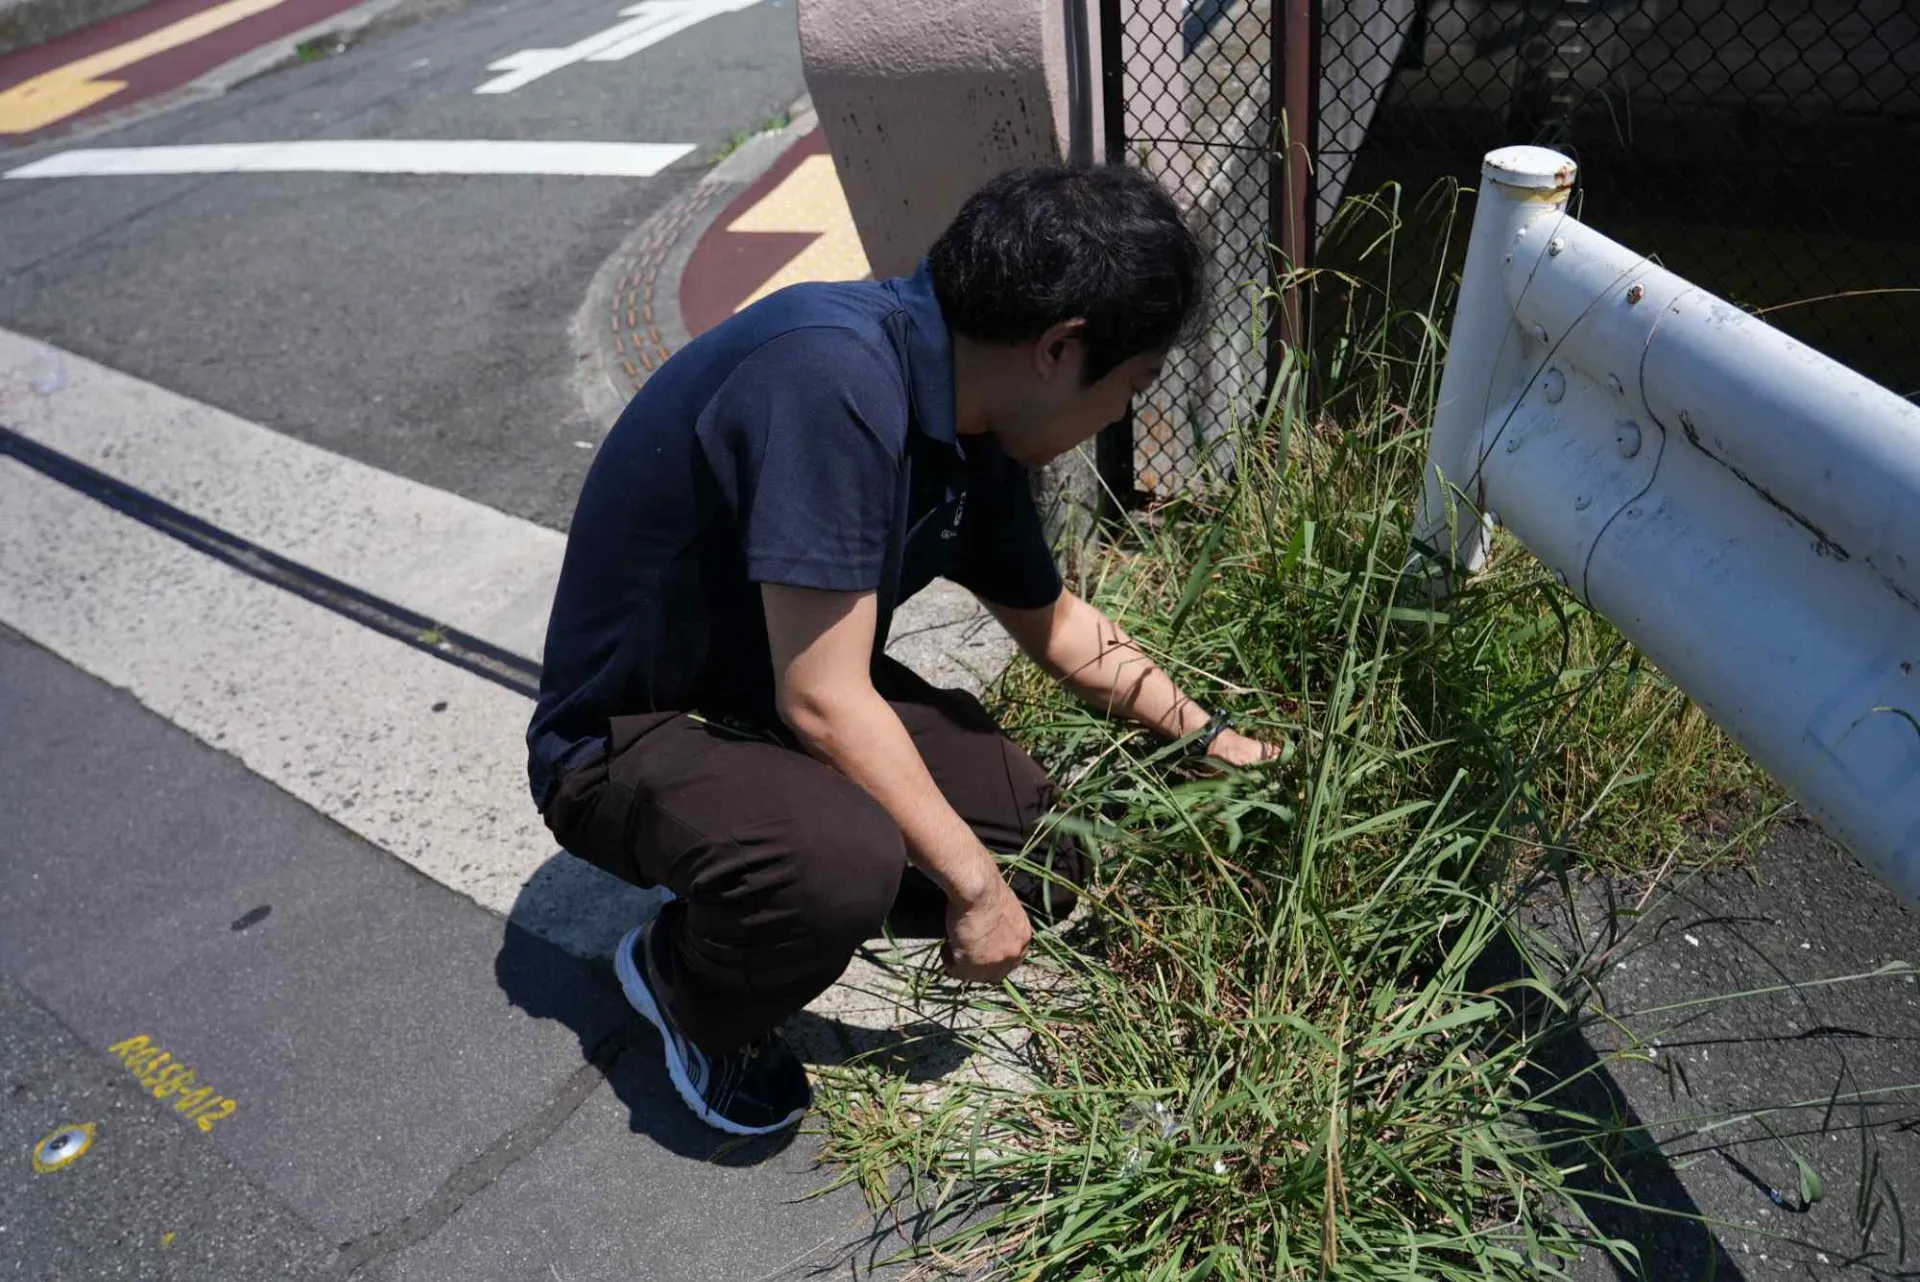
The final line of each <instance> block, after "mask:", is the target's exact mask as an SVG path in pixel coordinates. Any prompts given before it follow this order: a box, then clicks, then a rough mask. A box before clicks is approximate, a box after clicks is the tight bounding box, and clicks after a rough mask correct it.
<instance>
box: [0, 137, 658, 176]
mask: <svg viewBox="0 0 1920 1282" xmlns="http://www.w3.org/2000/svg"><path fill="white" fill-rule="evenodd" d="M692 151H693V147H692V145H691V144H684V143H651V142H499V141H489V140H483V139H465V140H461V139H449V140H444V141H441V140H432V139H365V140H358V139H342V138H333V139H317V140H311V141H307V142H246V143H215V144H201V145H192V146H181V147H92V148H83V149H81V150H77V151H63V152H58V153H56V154H55V155H52V156H48V157H47V158H46V159H45V160H38V161H35V162H34V163H32V164H30V165H22V166H21V167H20V168H18V169H13V170H9V171H8V172H7V174H6V175H5V176H6V177H8V178H96V177H125V176H128V175H139V174H270V173H279V174H291V173H348V174H557V175H567V176H578V177H590V178H650V177H652V176H653V175H654V174H657V173H659V172H660V171H661V170H662V169H665V168H666V167H667V166H668V165H671V164H672V163H673V162H674V161H676V160H679V159H680V158H681V157H682V156H685V155H688V154H689V153H691V152H692Z"/></svg>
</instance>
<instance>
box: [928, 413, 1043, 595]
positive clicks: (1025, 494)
mask: <svg viewBox="0 0 1920 1282" xmlns="http://www.w3.org/2000/svg"><path fill="white" fill-rule="evenodd" d="M967 455H968V458H967V462H968V467H969V470H970V471H971V472H972V475H971V476H970V478H969V482H968V486H967V513H966V522H965V526H964V528H963V530H962V531H961V544H960V556H959V560H958V562H957V563H956V565H955V566H954V569H953V572H952V573H951V574H950V575H949V576H948V577H949V578H951V579H952V580H953V581H954V582H955V583H958V584H959V585H960V586H961V587H963V588H966V589H967V590H968V591H969V592H972V593H973V594H974V595H975V596H978V597H980V598H981V599H983V600H986V601H992V602H993V603H994V604H996V605H1004V606H1009V607H1011V608H1013V609H1016V610H1034V609H1038V608H1040V607H1041V606H1047V605H1052V604H1053V603H1054V601H1055V600H1057V599H1058V598H1059V596H1060V586H1061V585H1060V570H1059V567H1057V566H1056V565H1055V564H1054V562H1053V549H1052V547H1051V546H1049V544H1048V543H1047V535H1046V530H1045V528H1044V527H1043V526H1042V525H1041V523H1040V513H1039V511H1038V510H1037V509H1036V508H1035V507H1034V505H1033V484H1032V478H1031V476H1030V474H1029V473H1028V471H1027V469H1026V468H1025V467H1022V466H1021V465H1020V464H1019V463H1017V462H1015V461H1014V460H1012V459H1010V458H1008V457H1007V456H1006V455H1005V454H1003V453H1001V451H1000V449H999V447H998V446H997V445H994V444H992V443H990V442H988V441H980V442H977V443H976V442H969V443H968V446H967ZM975 469H977V470H975Z"/></svg>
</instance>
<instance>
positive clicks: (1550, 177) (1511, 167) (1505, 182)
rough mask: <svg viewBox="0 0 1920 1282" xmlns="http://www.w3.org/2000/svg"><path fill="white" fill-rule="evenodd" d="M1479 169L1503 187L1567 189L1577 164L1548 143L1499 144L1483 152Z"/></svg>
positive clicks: (1537, 189) (1489, 179) (1529, 189)
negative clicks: (1499, 146) (1544, 145)
mask: <svg viewBox="0 0 1920 1282" xmlns="http://www.w3.org/2000/svg"><path fill="white" fill-rule="evenodd" d="M1480 172H1481V173H1482V174H1484V175H1485V176H1486V178H1487V180H1488V181H1490V182H1497V183H1499V184H1500V185H1501V186H1503V187H1519V188H1522V189H1524V190H1527V191H1568V190H1570V189H1571V188H1572V187H1573V180H1574V177H1575V176H1576V175H1578V174H1579V172H1580V166H1579V165H1577V164H1575V163H1574V162H1573V160H1572V159H1571V158H1570V157H1567V156H1563V155H1561V154H1560V153H1559V152H1557V151H1554V150H1552V149H1551V148H1548V147H1502V148H1500V150H1498V151H1490V152H1488V153H1487V158H1486V160H1485V161H1484V162H1482V164H1481V167H1480Z"/></svg>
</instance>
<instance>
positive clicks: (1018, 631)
mask: <svg viewBox="0 0 1920 1282" xmlns="http://www.w3.org/2000/svg"><path fill="white" fill-rule="evenodd" d="M984 604H985V605H986V607H987V609H988V610H990V611H991V612H992V613H993V616H994V618H996V619H998V620H999V621H1000V625H1001V626H1002V627H1004V628H1005V629H1006V630H1007V631H1008V632H1009V633H1010V634H1011V635H1012V636H1013V639H1014V641H1015V642H1017V643H1018V644H1019V646H1020V648H1021V650H1022V651H1024V652H1025V653H1026V655H1027V657H1028V658H1030V659H1032V660H1033V661H1034V662H1035V663H1037V664H1039V665H1040V667H1041V668H1043V669H1044V670H1045V671H1046V672H1047V673H1048V675H1050V676H1052V677H1053V678H1054V679H1055V680H1057V681H1059V682H1060V683H1061V684H1062V685H1064V686H1065V687H1066V688H1067V689H1068V690H1071V691H1072V692H1073V693H1074V694H1075V695H1076V696H1078V697H1079V698H1080V699H1081V700H1082V701H1084V702H1085V703H1087V704H1089V705H1090V706H1092V707H1094V708H1097V709H1099V710H1100V711H1101V712H1104V713H1106V714H1108V715H1109V716H1117V717H1125V718H1126V719H1128V720H1130V721H1133V722H1136V723H1138V724H1139V725H1143V726H1145V727H1147V728H1148V729H1149V730H1152V731H1155V732H1156V733H1158V734H1160V735H1161V736H1163V737H1165V738H1168V739H1178V738H1181V737H1182V736H1185V735H1190V734H1193V733H1195V732H1196V731H1198V730H1200V729H1202V728H1203V727H1205V726H1206V724H1207V723H1208V722H1209V721H1211V720H1212V716H1211V714H1210V713H1208V711H1207V710H1206V709H1205V708H1202V707H1201V706H1200V705H1199V704H1197V703H1195V702H1194V701H1193V700H1192V699H1191V698H1189V697H1188V696H1187V694H1186V693H1185V692H1184V691H1182V690H1181V689H1180V687H1179V685H1178V684H1177V683H1176V682H1175V681H1174V679H1173V678H1172V677H1170V676H1168V675H1167V674H1166V672H1165V671H1164V670H1163V669H1162V668H1161V667H1160V665H1159V664H1157V663H1155V662H1154V661H1153V660H1152V659H1150V658H1148V657H1147V655H1146V653H1145V652H1144V651H1142V650H1141V649H1140V648H1139V647H1138V646H1136V645H1134V643H1133V640H1132V638H1130V637H1128V636H1127V634H1126V632H1125V631H1124V630H1122V629H1121V627H1120V625H1119V624H1117V623H1115V622H1114V621H1113V620H1112V619H1109V618H1108V617H1107V616H1106V615H1104V614H1102V613H1101V612H1100V611H1099V610H1097V609H1095V608H1094V607H1093V606H1091V605H1088V604H1087V603H1086V602H1085V601H1082V600H1081V599H1080V598H1079V597H1077V596H1075V595H1074V594H1073V593H1071V592H1066V591H1062V592H1061V593H1060V596H1059V598H1058V599H1057V600H1055V601H1054V603H1053V604H1052V605H1047V606H1041V607H1040V608H1038V609H1033V610H1016V609H1013V608H1012V607H1009V606H1003V605H995V604H994V603H992V602H991V601H989V602H985V603H984ZM1208 753H1209V754H1210V755H1211V756H1214V757H1217V758H1219V759H1220V760H1222V761H1225V762H1228V763H1229V764H1231V765H1236V766H1246V765H1252V764H1254V763H1256V762H1259V761H1264V760H1266V759H1268V758H1269V757H1271V756H1273V755H1275V753H1274V749H1273V748H1271V747H1269V746H1268V745H1266V744H1263V743H1261V742H1259V741H1258V740H1255V739H1250V738H1248V737H1247V736H1245V735H1243V734H1239V733H1238V732H1236V731H1233V730H1224V731H1222V732H1221V733H1220V734H1219V735H1218V736H1217V737H1216V738H1215V739H1214V740H1213V743H1212V744H1211V745H1210V746H1209V747H1208Z"/></svg>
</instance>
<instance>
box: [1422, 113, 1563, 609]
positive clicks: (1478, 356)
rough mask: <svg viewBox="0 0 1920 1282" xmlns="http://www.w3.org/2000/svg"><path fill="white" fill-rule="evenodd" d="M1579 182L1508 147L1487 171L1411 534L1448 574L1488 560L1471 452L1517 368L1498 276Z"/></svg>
mask: <svg viewBox="0 0 1920 1282" xmlns="http://www.w3.org/2000/svg"><path fill="white" fill-rule="evenodd" d="M1576 172H1577V169H1576V167H1575V165H1574V163H1573V162H1572V161H1571V160H1568V159H1567V158H1566V157H1565V156H1562V155H1560V154H1559V153H1558V152H1554V151H1548V150H1547V149H1546V148H1544V147H1507V148H1504V149H1502V150H1500V151H1496V152H1494V153H1492V154H1491V155H1489V156H1488V157H1487V158H1486V162H1485V164H1484V165H1482V167H1481V171H1480V179H1481V181H1480V191H1479V195H1478V199H1477V202H1476V204H1475V207H1474V216H1473V233H1472V235H1471V236H1470V237H1469V239H1468V241H1467V262H1466V266H1465V268H1464V269H1463V271H1462V274H1461V280H1460V299H1459V302H1458V303H1457V304H1456V305H1455V307H1454V313H1453V328H1452V330H1451V331H1450V333H1449V336H1448V340H1447V343H1448V346H1447V365H1446V369H1445V370H1444V371H1443V372H1442V374H1441V376H1440V399H1439V403H1438V404H1437V405H1436V407H1435V409H1434V415H1433V434H1432V440H1431V444H1430V445H1429V447H1428V455H1427V471H1426V477H1425V481H1424V484H1423V486H1422V488H1421V492H1420V506H1419V509H1418V513H1417V517H1416V520H1415V524H1414V538H1415V539H1416V541H1417V542H1418V544H1419V545H1421V546H1422V547H1423V548H1424V549H1426V550H1429V551H1431V552H1432V553H1434V554H1436V555H1437V556H1438V558H1439V560H1440V561H1441V563H1442V568H1443V569H1445V570H1446V571H1448V572H1449V573H1451V572H1453V571H1459V572H1463V573H1466V574H1473V573H1475V572H1477V571H1478V570H1479V569H1480V568H1481V566H1483V565H1484V564H1485V563H1486V559H1487V550H1486V539H1487V532H1488V528H1489V525H1488V513H1487V509H1486V495H1485V487H1484V483H1483V481H1482V479H1481V477H1480V468H1479V463H1480V460H1479V459H1478V458H1476V457H1475V451H1474V443H1475V441H1476V440H1477V439H1478V438H1479V435H1480V429H1481V425H1482V423H1483V422H1484V421H1485V419H1486V416H1487V413H1488V411H1489V410H1490V409H1492V408H1493V406H1492V405H1491V404H1490V403H1489V401H1490V398H1494V397H1495V396H1496V393H1495V392H1494V391H1493V390H1491V389H1496V388H1509V387H1511V386H1513V384H1514V382H1515V380H1516V373H1515V371H1514V368H1513V367H1514V365H1515V363H1516V362H1517V361H1518V360H1519V358H1520V352H1519V351H1518V349H1517V348H1516V347H1515V346H1514V344H1513V343H1512V341H1511V331H1512V329H1513V311H1512V308H1511V307H1510V306H1509V305H1508V302H1507V292H1506V286H1505V282H1504V276H1503V274H1502V272H1501V267H1502V266H1503V264H1504V262H1506V261H1508V260H1510V258H1511V256H1512V254H1513V252H1514V245H1515V244H1516V243H1517V242H1519V241H1521V240H1523V239H1525V238H1526V237H1527V236H1529V235H1531V234H1532V232H1533V228H1534V227H1535V226H1536V225H1537V224H1540V223H1543V222H1546V223H1551V222H1552V221H1554V220H1557V219H1559V218H1560V217H1562V216H1563V215H1564V213H1565V209H1566V203H1567V199H1568V197H1570V196H1571V195H1572V194H1573V180H1574V175H1575V173H1576ZM1522 381H1524V380H1522Z"/></svg>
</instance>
